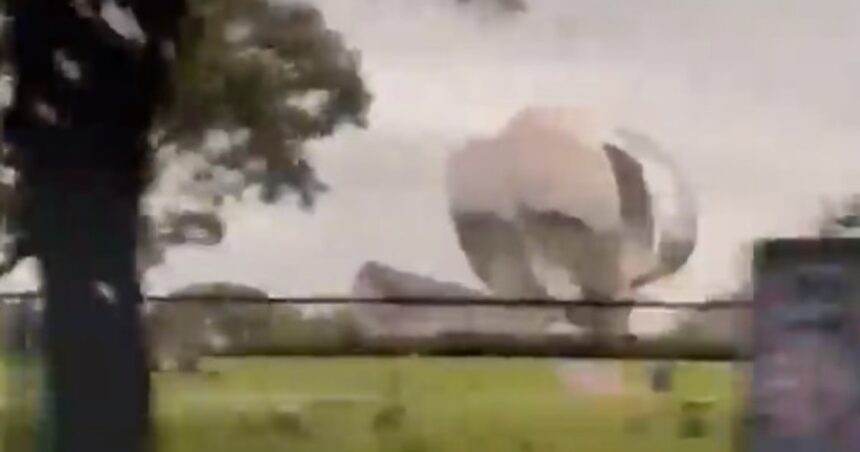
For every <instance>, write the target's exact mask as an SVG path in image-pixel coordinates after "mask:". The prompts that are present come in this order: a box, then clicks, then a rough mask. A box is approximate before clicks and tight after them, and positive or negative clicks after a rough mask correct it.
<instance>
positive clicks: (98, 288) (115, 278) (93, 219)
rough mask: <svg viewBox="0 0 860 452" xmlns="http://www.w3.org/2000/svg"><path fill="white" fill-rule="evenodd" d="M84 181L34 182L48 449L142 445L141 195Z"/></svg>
mask: <svg viewBox="0 0 860 452" xmlns="http://www.w3.org/2000/svg"><path fill="white" fill-rule="evenodd" d="M90 176H95V175H90ZM88 179H90V180H88V181H87V183H86V184H72V185H71V186H70V185H69V184H59V183H53V182H43V183H38V184H32V185H30V189H31V192H30V194H29V196H30V199H28V204H29V206H30V209H31V210H30V211H29V212H28V215H29V216H30V217H29V219H28V220H29V221H28V225H29V229H30V233H31V234H32V236H31V238H32V243H33V247H34V251H35V255H36V257H37V259H38V261H39V263H40V267H41V270H42V281H43V287H44V294H45V298H46V300H45V301H46V309H45V322H44V326H45V328H44V337H43V341H44V342H43V344H44V347H45V357H46V361H47V372H48V377H47V378H48V388H49V390H50V391H51V394H50V395H51V397H50V399H49V403H48V406H47V407H46V408H48V409H49V419H50V420H51V421H50V422H51V426H50V429H51V433H52V434H51V435H49V436H50V438H51V442H52V444H51V445H50V446H49V447H48V449H49V450H51V451H52V452H53V451H57V452H67V451H68V452H78V451H80V452H84V451H87V452H101V451H105V452H108V451H140V450H142V449H143V445H144V443H145V442H146V437H147V433H148V430H149V427H148V422H149V414H150V413H149V411H150V401H149V397H150V394H149V393H150V388H149V386H150V383H149V375H148V366H147V359H146V352H145V345H144V340H143V331H142V328H141V321H140V317H139V308H140V305H141V301H142V296H141V292H140V287H139V284H138V281H137V278H136V271H135V270H136V267H135V253H134V251H135V249H136V234H137V220H138V203H139V199H138V195H139V193H137V192H135V191H129V190H121V189H118V187H117V184H114V183H111V181H110V180H107V179H106V178H102V180H99V178H97V177H92V178H88Z"/></svg>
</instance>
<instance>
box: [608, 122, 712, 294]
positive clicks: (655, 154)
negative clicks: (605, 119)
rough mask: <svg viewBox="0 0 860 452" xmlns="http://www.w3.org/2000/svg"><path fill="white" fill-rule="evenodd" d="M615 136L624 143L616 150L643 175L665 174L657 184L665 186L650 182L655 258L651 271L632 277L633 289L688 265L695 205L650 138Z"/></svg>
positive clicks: (686, 186) (624, 133) (685, 185)
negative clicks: (650, 171)
mask: <svg viewBox="0 0 860 452" xmlns="http://www.w3.org/2000/svg"><path fill="white" fill-rule="evenodd" d="M617 135H618V138H619V139H620V141H621V142H622V143H623V144H621V145H620V146H619V148H620V149H623V150H624V151H625V152H628V153H629V154H631V155H632V156H634V157H635V158H637V159H639V161H641V162H642V163H643V165H644V167H645V170H646V173H647V172H648V169H649V168H651V169H653V170H655V171H657V172H662V173H663V175H664V177H663V180H661V181H659V182H662V183H663V184H665V186H662V187H656V186H654V185H652V184H653V183H654V181H649V182H651V184H649V185H651V186H649V191H650V192H651V198H652V199H653V200H655V202H654V207H653V214H654V221H655V225H656V231H655V232H656V236H655V239H656V240H655V245H656V246H655V249H654V252H655V253H656V256H657V259H656V260H655V261H654V265H653V266H652V267H651V268H647V269H643V271H642V272H641V274H639V275H638V276H636V277H634V278H633V281H632V284H631V287H633V288H636V287H640V286H643V285H645V284H648V283H651V282H654V281H656V280H658V279H660V278H662V277H665V276H668V275H671V274H673V273H675V272H677V271H678V270H679V269H680V268H681V267H683V266H684V264H686V263H687V261H688V260H689V258H690V256H691V255H692V253H693V251H694V250H695V247H696V242H697V237H698V206H697V204H696V200H695V197H694V196H693V190H692V188H691V187H690V184H689V182H688V181H687V179H686V178H685V177H684V174H683V172H681V171H680V169H679V168H678V166H677V165H676V164H675V162H674V161H673V160H672V159H670V158H669V157H668V156H667V155H665V154H664V153H663V152H662V151H661V150H660V148H659V147H658V146H657V145H656V144H655V143H654V142H653V141H652V140H651V139H650V138H648V137H646V136H644V135H642V134H639V133H636V132H632V131H629V130H624V129H621V130H618V131H617Z"/></svg>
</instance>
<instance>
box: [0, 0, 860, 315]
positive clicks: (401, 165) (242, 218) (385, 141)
mask: <svg viewBox="0 0 860 452" xmlns="http://www.w3.org/2000/svg"><path fill="white" fill-rule="evenodd" d="M529 2H530V4H531V7H532V8H531V11H530V12H529V13H528V14H527V15H525V16H518V17H511V18H508V19H505V20H499V21H486V20H483V19H482V18H481V17H480V16H478V15H476V14H472V13H471V12H469V10H464V9H457V8H455V7H453V6H451V5H448V3H450V4H454V3H455V2H454V1H453V0H317V1H316V2H315V3H316V4H318V5H319V6H320V8H321V9H322V10H323V12H324V13H325V14H326V17H327V19H328V20H329V22H330V24H331V25H332V26H333V27H334V28H336V29H339V30H341V31H343V33H344V35H345V38H346V40H347V42H349V43H350V44H351V45H352V46H354V47H356V48H357V49H359V50H360V51H361V53H362V61H363V65H364V73H365V76H366V78H367V80H368V82H369V84H370V87H371V90H372V91H373V93H374V95H375V97H376V99H375V102H374V104H373V108H372V113H371V115H370V127H369V129H367V130H364V131H353V130H347V131H344V132H343V133H341V134H339V135H338V136H337V137H335V138H333V139H329V140H326V141H323V142H318V143H314V144H313V145H312V149H313V156H314V159H315V161H316V162H317V164H318V166H319V169H320V171H321V173H322V176H323V177H324V178H325V179H326V180H327V181H328V182H329V183H331V185H332V186H333V189H334V191H333V192H332V193H331V194H330V195H328V196H326V197H325V198H323V199H322V201H321V204H320V206H319V208H318V210H317V211H316V212H315V213H313V214H306V213H303V212H300V211H299V210H298V209H297V208H295V207H294V206H293V205H292V204H291V203H290V202H284V203H282V204H280V205H277V206H272V207H261V206H259V205H257V204H256V203H248V204H244V205H241V206H234V207H231V208H229V209H228V210H227V212H226V214H227V216H228V219H229V228H230V231H229V236H228V238H227V240H226V241H225V243H224V244H223V245H221V246H219V247H216V248H212V249H193V248H189V249H177V250H174V251H172V252H171V253H170V254H169V256H168V263H167V264H166V265H165V266H163V267H161V268H158V269H155V270H154V271H153V272H152V273H151V274H150V275H149V277H148V281H147V284H148V287H149V289H150V291H153V292H165V291H168V290H170V289H173V288H176V287H179V286H182V285H184V284H187V283H190V282H199V281H210V280H231V281H240V282H244V283H247V284H252V285H256V286H259V287H261V288H263V289H265V290H268V291H270V292H271V293H273V294H279V295H333V294H343V293H346V292H347V291H348V290H349V288H350V285H351V282H352V278H353V276H354V274H355V271H356V270H357V268H358V266H359V265H360V264H361V263H362V262H364V261H366V260H368V259H375V260H379V261H382V262H385V263H388V264H391V265H394V266H398V267H400V268H402V269H405V270H408V271H415V272H420V273H427V274H430V275H433V276H435V277H437V278H441V279H448V280H452V281H458V282H462V283H465V284H469V285H472V286H475V287H480V286H479V284H478V282H477V280H476V278H475V277H474V276H473V275H472V274H471V272H470V271H469V269H468V267H467V265H466V262H465V259H464V257H463V255H462V254H461V252H460V251H459V249H458V248H457V244H456V241H455V238H454V235H453V231H452V229H451V226H450V224H449V221H448V217H447V211H446V205H445V193H444V186H443V176H444V174H443V169H444V160H445V157H446V155H447V154H448V153H449V152H450V151H451V150H452V149H454V148H455V147H456V146H459V145H460V144H462V143H463V142H464V141H465V140H466V139H467V138H468V137H470V136H474V135H476V134H487V133H493V132H495V131H497V130H498V129H499V128H500V127H502V125H503V124H504V122H505V121H507V120H508V119H509V118H510V117H511V116H512V115H513V114H514V113H515V112H516V111H517V110H519V109H521V108H523V107H526V106H530V105H539V104H570V105H586V106H591V107H594V108H598V109H601V110H603V111H605V112H607V113H608V114H610V115H612V116H613V117H615V118H616V119H617V121H618V122H619V124H623V125H626V126H629V127H633V128H636V129H638V130H640V131H642V132H645V133H647V134H650V135H651V136H652V137H654V138H655V139H656V140H657V141H658V142H660V143H661V144H662V145H663V146H664V148H665V149H666V151H667V152H669V153H671V154H672V155H673V156H674V157H675V158H676V159H677V160H678V162H679V165H680V166H681V167H682V168H683V169H684V170H685V171H686V172H687V173H688V174H689V176H690V179H691V180H692V182H693V183H694V185H695V188H696V190H697V197H698V198H699V200H700V205H701V208H702V214H701V216H702V218H701V241H700V246H699V248H698V249H697V250H696V252H695V254H694V256H693V258H692V261H691V263H690V264H689V265H688V268H686V269H685V270H683V271H682V272H680V273H679V274H678V275H677V276H676V277H675V278H673V279H672V280H671V281H667V282H665V283H663V284H661V285H659V286H657V287H653V288H650V292H651V295H652V296H659V297H662V298H667V299H689V298H701V297H703V296H706V295H707V294H708V293H713V292H715V291H721V290H725V289H729V288H731V287H733V285H734V284H736V282H737V278H738V275H740V274H742V273H743V267H742V262H743V261H742V259H741V258H740V255H739V247H740V246H741V245H742V244H743V243H745V242H746V241H748V240H749V239H751V238H753V237H756V236H760V235H764V234H780V235H789V236H790V235H798V234H803V233H807V232H809V231H810V230H811V229H810V226H811V220H812V218H813V217H814V216H815V214H816V213H817V209H818V204H819V201H820V199H822V197H831V196H835V195H839V194H841V193H847V192H850V191H858V190H860V178H858V177H857V176H858V175H860V148H858V146H857V145H858V144H860V127H858V126H860V115H858V112H860V110H858V107H857V105H858V104H860V87H858V84H857V80H860V53H858V52H856V43H857V42H860V2H856V0H844V1H843V0H819V1H816V2H811V1H808V0H720V1H718V2H717V1H713V2H689V1H686V0H612V1H607V0H529ZM27 273H28V269H26V268H24V269H21V271H19V272H17V273H16V274H15V275H13V277H12V278H10V279H8V280H7V281H6V282H5V285H6V287H7V288H23V287H26V286H29V285H30V284H31V283H32V282H31V281H32V279H31V278H30V277H28V275H27Z"/></svg>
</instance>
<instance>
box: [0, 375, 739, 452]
mask: <svg viewBox="0 0 860 452" xmlns="http://www.w3.org/2000/svg"><path fill="white" fill-rule="evenodd" d="M7 367H9V365H8V364H7ZM647 369H648V366H647V363H644V362H632V361H631V362H618V361H581V360H580V361H565V362H559V361H554V360H545V359H489V358H487V359H484V358H478V359H475V358H469V359H465V358H459V359H443V358H379V359H368V358H361V359H343V358H234V359H209V360H206V361H204V362H203V365H202V371H201V372H199V373H196V374H179V373H161V374H158V375H157V376H156V388H157V411H158V439H157V441H158V444H159V447H158V452H201V451H202V452H222V451H223V452H228V451H230V452H233V451H243V452H263V451H265V452H269V451H289V452H336V451H337V452H350V451H355V452H377V451H378V452H475V451H488V452H489V451H492V452H566V451H587V452H618V451H624V452H646V451H647V452H652V451H653V452H686V451H690V452H692V451H696V452H717V451H719V452H728V451H732V450H734V442H733V437H734V434H735V424H734V422H733V420H734V419H735V417H734V416H733V414H734V413H735V408H736V406H737V405H736V402H737V400H736V399H737V397H736V390H737V387H736V386H735V385H736V383H737V382H736V379H735V378H733V376H734V375H735V371H734V370H733V367H732V365H731V364H727V363H722V364H721V363H692V362H689V363H688V362H682V363H679V364H678V368H677V372H676V377H675V384H674V388H673V389H672V391H671V392H670V393H669V394H666V395H658V394H655V393H653V392H651V391H650V389H649V379H648V372H647ZM9 370H11V371H10V372H6V378H7V379H8V378H10V377H14V376H15V375H16V372H19V371H16V370H15V369H9ZM19 373H20V372H19ZM31 380H32V379H28V381H31ZM8 382H9V381H8V380H7V383H8ZM28 384H29V385H30V386H32V381H31V382H30V383H28ZM13 394H15V392H13ZM19 394H20V392H19ZM8 399H9V395H8V394H7V400H6V401H5V402H6V403H4V405H3V406H4V407H5V409H4V412H3V415H4V416H3V418H4V419H6V420H7V421H8V420H9V419H12V418H17V419H21V418H22V416H21V415H18V416H14V415H13V414H12V413H11V412H12V411H14V410H13V409H12V408H10V406H12V405H13V404H10V403H9V400H8ZM685 401H687V402H689V401H704V403H705V405H706V406H707V408H706V410H705V413H704V414H703V417H704V422H705V424H706V431H705V432H704V433H703V434H702V435H699V436H694V437H685V435H682V434H680V433H681V430H683V428H682V424H683V418H684V417H683V416H681V414H680V412H681V407H682V405H683V404H684V402H685ZM17 412H18V413H21V412H22V411H20V410H18V411H17ZM23 412H26V410H24V411H23ZM7 434H8V430H7ZM6 444H7V445H8V444H9V443H8V442H7V443H6ZM16 447H18V446H16ZM6 448H7V449H8V448H9V446H7V447H6ZM16 452H20V451H16ZM24 452H26V451H24Z"/></svg>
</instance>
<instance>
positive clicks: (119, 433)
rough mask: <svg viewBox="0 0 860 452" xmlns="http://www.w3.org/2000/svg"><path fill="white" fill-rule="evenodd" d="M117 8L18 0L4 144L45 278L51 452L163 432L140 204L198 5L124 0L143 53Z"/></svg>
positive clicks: (83, 0)
mask: <svg viewBox="0 0 860 452" xmlns="http://www.w3.org/2000/svg"><path fill="white" fill-rule="evenodd" d="M103 3H104V2H103V1H102V0H74V1H73V0H6V1H5V2H4V4H5V6H6V8H7V11H6V12H7V13H9V15H10V17H11V18H12V27H11V31H10V32H9V33H8V37H9V40H10V43H9V44H10V45H9V49H10V58H11V60H12V63H13V66H14V68H15V88H14V91H15V94H14V102H13V105H12V106H11V107H10V108H9V109H8V111H7V112H6V114H5V117H4V119H3V122H4V124H3V125H4V127H3V129H4V130H3V133H4V139H5V140H6V142H7V144H10V145H11V148H12V150H13V151H14V152H13V155H14V156H15V159H14V164H15V165H16V166H17V167H18V169H19V170H20V174H21V180H20V181H19V187H18V189H19V190H21V193H20V195H21V197H22V198H21V204H20V209H21V215H22V218H21V223H20V228H21V231H22V233H23V234H24V237H23V243H25V244H26V246H25V248H26V249H27V252H28V253H31V254H32V255H34V256H35V257H36V259H37V260H38V261H39V264H40V267H41V271H42V285H43V291H44V296H45V302H46V307H45V319H44V328H43V329H44V337H43V346H44V352H45V358H46V362H47V368H46V371H47V385H46V386H47V388H48V391H49V393H48V397H47V399H46V400H47V402H46V404H47V407H46V408H47V409H48V410H49V412H48V413H47V419H48V420H49V424H50V425H48V426H47V427H48V428H49V430H47V431H46V432H43V434H41V435H40V440H45V439H46V438H47V439H48V440H49V443H48V444H45V445H44V446H45V449H44V450H48V451H50V452H139V451H141V450H143V449H144V447H145V444H146V442H147V437H148V432H149V414H150V400H149V395H150V394H149V392H150V382H149V372H148V366H147V361H148V360H147V356H146V352H145V342H144V340H143V329H142V325H141V319H140V314H139V309H140V305H141V301H142V296H141V293H140V287H139V283H138V280H137V273H136V258H135V251H136V249H137V235H138V226H139V203H140V196H141V194H142V191H143V185H144V183H145V181H144V179H145V175H146V174H147V165H148V159H149V153H150V149H149V146H148V145H147V144H146V141H147V140H146V137H147V136H148V134H149V132H150V128H151V125H152V124H153V119H154V115H155V112H156V110H157V106H158V104H159V103H160V102H162V101H163V100H165V99H166V95H167V94H168V91H169V90H168V88H169V70H168V69H169V66H170V65H171V64H172V58H173V57H172V56H171V54H172V52H170V51H167V50H165V49H169V48H171V47H173V48H175V47H176V44H177V43H178V34H179V25H180V20H181V18H182V17H183V16H184V15H185V13H186V8H185V6H186V5H185V2H184V0H123V1H120V2H117V3H120V4H121V5H122V6H128V7H129V8H130V11H131V13H132V14H131V15H132V16H134V17H133V18H134V19H135V20H136V21H137V22H138V25H139V26H140V27H141V29H142V31H143V32H144V34H145V36H146V37H147V39H146V42H145V43H142V44H135V43H134V42H132V41H129V40H128V39H126V38H124V37H123V36H121V35H120V34H119V33H118V32H117V31H116V30H113V29H112V28H111V27H110V26H109V24H107V23H106V22H104V21H103V20H102V19H101V18H100V15H99V14H98V13H97V12H98V11H101V7H102V6H103ZM58 60H65V61H67V62H69V63H70V64H73V65H74V66H75V67H77V68H78V70H77V71H75V72H77V75H70V74H69V73H68V71H65V70H60V69H62V68H63V64H59V63H58V62H57V61H58Z"/></svg>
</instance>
